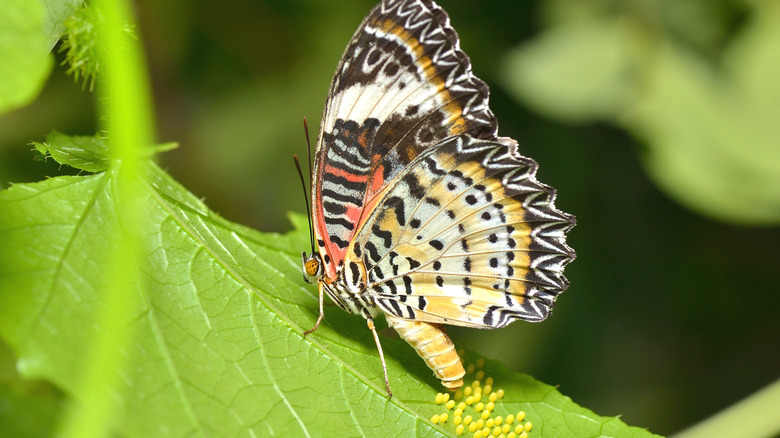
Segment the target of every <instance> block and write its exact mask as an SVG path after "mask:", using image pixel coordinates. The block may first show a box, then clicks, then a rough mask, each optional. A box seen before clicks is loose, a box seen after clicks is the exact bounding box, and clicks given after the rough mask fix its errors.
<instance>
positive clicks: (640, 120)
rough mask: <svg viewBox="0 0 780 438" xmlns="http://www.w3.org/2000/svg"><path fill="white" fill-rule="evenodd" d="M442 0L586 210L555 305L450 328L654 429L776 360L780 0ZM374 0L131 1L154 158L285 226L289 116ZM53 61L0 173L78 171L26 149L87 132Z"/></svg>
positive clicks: (718, 402) (294, 190)
mask: <svg viewBox="0 0 780 438" xmlns="http://www.w3.org/2000/svg"><path fill="white" fill-rule="evenodd" d="M441 4H442V6H443V7H444V8H445V9H446V10H447V11H448V12H449V14H450V16H451V19H452V23H453V26H454V27H455V28H456V29H457V30H458V32H459V34H460V36H461V46H462V48H463V49H464V51H465V52H466V53H467V54H469V55H470V57H471V59H472V63H473V65H474V71H475V74H476V75H477V76H479V77H480V78H482V79H483V80H485V81H486V82H487V83H488V84H489V85H490V87H491V107H492V109H493V111H494V112H495V114H496V116H497V117H498V120H499V123H500V133H501V135H505V136H510V137H513V138H516V139H518V140H519V141H520V143H521V146H522V150H523V152H524V153H525V154H526V155H529V156H531V157H533V158H535V159H536V160H537V161H538V162H539V163H540V172H539V177H540V179H541V180H542V181H543V182H545V183H548V184H550V185H552V186H554V187H556V188H557V189H558V191H559V198H558V202H557V204H558V206H559V207H560V208H561V209H563V210H565V211H567V212H571V213H573V214H575V215H576V216H577V220H578V225H577V227H576V228H575V229H574V231H573V232H572V233H571V235H570V239H569V241H570V244H571V246H572V247H574V248H575V249H576V251H577V254H578V258H577V260H576V261H575V262H574V263H573V264H572V265H570V267H569V268H568V269H567V276H568V278H569V279H570V280H571V283H572V285H571V287H570V289H569V290H568V291H567V292H566V293H565V294H564V295H563V296H562V297H561V299H560V301H559V303H558V306H557V307H556V311H555V315H554V316H553V317H552V318H551V319H550V320H548V321H546V322H545V323H543V324H539V325H531V324H525V323H516V324H514V325H512V326H510V327H509V328H506V329H503V330H500V331H495V332H488V331H478V330H462V329H452V330H451V332H452V333H453V336H454V338H455V341H456V344H458V345H459V346H466V347H469V348H472V349H474V350H477V351H478V352H480V353H483V354H486V355H488V356H492V357H495V358H500V359H502V360H503V361H504V362H505V363H506V364H507V366H508V367H509V368H510V369H512V370H514V371H518V372H526V373H529V374H531V375H533V376H535V377H536V378H538V379H540V380H542V381H544V382H547V383H550V384H557V385H560V390H561V392H562V393H564V394H567V395H569V396H571V397H572V398H573V399H574V400H575V401H576V402H578V403H580V404H582V405H583V406H585V407H588V408H590V409H593V410H594V411H595V412H597V413H599V414H603V415H618V414H621V415H622V416H623V419H624V420H625V421H626V422H627V423H628V424H631V425H636V426H644V427H648V428H649V429H650V430H651V431H653V432H655V433H660V434H671V433H674V432H676V431H679V430H681V429H683V428H685V427H687V426H690V425H692V424H693V423H695V422H697V421H699V420H701V419H704V418H706V417H708V416H710V415H712V414H714V413H716V412H717V411H719V410H721V409H723V408H725V407H727V406H729V405H731V404H732V403H734V402H736V401H738V400H739V399H741V398H743V397H745V396H747V395H749V394H751V393H753V392H754V391H756V390H758V389H760V388H762V387H764V386H766V385H767V384H769V383H771V382H773V381H774V380H776V379H778V378H779V377H780V318H779V317H778V309H780V294H779V293H778V292H780V290H779V289H780V288H778V284H777V281H778V277H779V274H778V272H780V263H778V262H779V260H778V259H779V257H778V248H780V230H778V228H777V224H779V223H780V155H779V154H780V131H778V129H779V128H780V123H778V122H780V80H778V79H777V78H780V45H779V44H777V41H780V39H778V38H776V37H778V33H777V32H778V31H777V30H775V29H780V6H778V2H774V1H765V2H761V1H752V2H751V1H736V0H734V1H726V0H698V1H694V0H657V1H651V0H612V1H607V0H578V1H575V0H557V1H517V0H502V1H499V0H491V1H486V2H469V1H442V2H441ZM372 5H373V2H372V1H368V0H360V1H359V0H349V1H341V2H338V3H337V4H336V3H334V2H325V1H314V0H297V1H289V0H276V1H245V0H227V1H222V2H197V3H195V2H187V1H165V2H153V1H149V0H142V1H139V2H137V3H136V10H137V13H138V16H139V20H140V25H139V27H138V28H137V29H136V34H137V35H139V37H140V38H142V40H143V42H144V44H145V47H146V49H147V56H148V63H149V70H150V75H151V78H152V83H153V87H154V92H155V104H156V109H157V119H156V120H157V124H158V126H157V130H158V140H159V141H160V142H167V141H176V142H179V143H180V144H181V147H180V148H179V149H177V150H174V151H171V152H167V153H165V154H163V155H162V156H161V157H160V159H159V160H160V162H161V163H162V164H163V166H164V167H165V168H166V169H167V170H168V171H169V172H170V173H171V174H172V175H173V176H174V177H175V178H176V179H178V180H179V181H180V182H182V183H183V184H184V185H185V186H186V187H187V188H189V189H190V190H191V191H192V192H193V193H195V194H196V195H198V196H202V197H204V198H205V200H206V202H207V204H208V205H209V206H210V207H211V208H212V209H214V210H215V211H217V212H218V213H220V214H221V215H223V216H225V217H226V218H228V219H230V220H232V221H235V222H239V223H242V224H245V225H249V226H252V227H254V228H256V229H258V230H261V231H276V232H284V231H286V230H288V229H289V228H290V225H289V223H288V221H287V218H286V214H287V212H288V211H298V212H303V211H304V206H303V204H302V195H301V193H300V184H299V182H298V179H297V175H296V174H295V170H294V167H293V165H292V159H291V155H292V154H293V153H298V154H304V153H305V142H304V136H303V132H302V126H301V118H302V117H304V116H306V117H308V118H309V121H310V125H311V126H312V130H313V131H314V132H312V135H316V131H315V130H316V128H315V127H316V126H317V121H318V120H319V117H320V114H321V111H322V106H323V103H324V101H325V98H326V92H327V89H328V84H329V82H330V80H331V76H332V74H333V71H334V69H335V67H336V64H337V62H338V59H339V57H340V56H341V53H342V51H343V49H344V47H345V46H346V43H347V41H348V40H349V38H350V36H351V35H352V33H353V32H354V30H355V29H356V27H357V25H358V23H359V22H360V20H361V19H362V18H363V16H364V15H365V14H366V12H368V10H369V9H370V8H371V7H372ZM56 50H57V49H56V48H55V51H56ZM57 59H58V61H59V62H61V61H62V60H63V59H64V57H63V56H62V54H59V53H58V54H57ZM65 70H66V67H65V66H61V65H58V66H57V67H55V69H54V71H53V73H52V76H51V78H50V79H49V81H48V83H47V85H46V87H45V89H44V91H43V93H42V94H41V95H40V96H39V98H38V99H37V100H36V101H35V102H34V103H33V104H32V105H29V106H27V107H25V108H22V109H20V110H17V111H14V112H11V113H9V114H6V115H4V116H2V117H0V187H3V188H4V187H7V186H8V185H9V183H16V182H32V181H37V180H40V179H42V178H44V177H46V176H53V175H57V174H62V173H69V172H71V173H72V170H71V169H68V168H61V169H60V168H59V167H58V166H57V165H56V163H54V162H53V161H51V160H49V162H45V163H44V162H41V161H34V160H33V157H34V154H33V152H32V150H31V149H32V147H31V146H29V143H30V142H31V141H42V140H43V139H44V137H45V135H46V134H47V133H48V132H50V131H51V130H54V129H56V130H59V131H61V132H65V133H67V134H81V135H91V134H93V133H94V132H95V129H96V120H95V111H94V104H95V103H94V102H93V95H92V94H90V93H89V92H87V91H84V90H82V87H81V85H80V84H77V83H74V81H73V79H72V78H70V77H67V76H66V75H65V73H64V72H65ZM305 249H306V248H291V249H290V250H291V251H296V250H305ZM731 432H732V433H733V432H734V431H731Z"/></svg>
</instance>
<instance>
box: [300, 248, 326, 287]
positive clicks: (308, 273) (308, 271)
mask: <svg viewBox="0 0 780 438" xmlns="http://www.w3.org/2000/svg"><path fill="white" fill-rule="evenodd" d="M301 260H302V265H303V274H304V275H303V279H304V280H306V282H307V283H311V281H310V280H311V279H312V278H318V277H320V276H321V275H322V259H321V258H320V255H319V254H317V253H316V252H315V253H313V254H312V255H310V256H307V255H306V252H303V253H302V254H301Z"/></svg>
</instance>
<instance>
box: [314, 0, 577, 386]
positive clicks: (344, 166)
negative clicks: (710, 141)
mask: <svg viewBox="0 0 780 438" xmlns="http://www.w3.org/2000/svg"><path fill="white" fill-rule="evenodd" d="M497 131H498V123H497V121H496V118H495V116H494V115H493V113H492V112H491V110H490V108H489V107H488V87H487V85H486V84H485V83H484V82H482V81H481V80H480V79H478V78H477V77H475V76H474V75H473V74H472V72H471V62H470V60H469V58H468V56H466V54H465V53H463V51H461V50H460V43H459V39H458V34H457V33H456V32H455V30H454V29H453V28H452V27H451V26H450V21H449V17H448V16H447V13H446V12H444V10H443V9H442V8H441V7H439V6H438V5H437V4H436V3H434V2H433V1H430V0H384V1H382V2H381V3H380V4H378V5H377V6H376V7H374V8H373V9H372V10H371V11H370V12H369V13H368V15H367V16H366V17H365V19H364V20H363V22H362V23H361V24H360V26H359V27H358V29H357V31H356V32H355V34H354V36H353V37H352V39H351V40H350V42H349V44H348V46H347V48H346V51H345V52H344V55H343V56H342V58H341V62H340V63H339V65H338V68H337V69H336V73H335V76H334V77H333V81H332V82H331V85H330V90H329V93H328V98H327V102H326V104H325V109H324V112H323V115H322V121H321V124H320V131H319V136H318V140H317V146H316V150H315V154H314V155H315V162H314V168H313V171H312V188H311V205H312V214H311V221H312V225H311V228H312V234H313V240H315V239H316V246H317V248H316V249H315V248H314V243H313V242H312V254H310V255H307V254H306V252H303V254H302V269H303V272H304V279H306V280H307V281H309V282H316V283H317V285H318V291H319V293H318V298H319V316H318V318H317V321H316V323H315V325H314V327H313V328H312V329H311V330H308V331H307V332H305V333H304V335H307V334H309V333H311V332H313V331H314V330H316V329H317V327H319V325H320V323H321V322H322V319H323V318H324V315H325V314H324V310H323V301H324V295H327V296H328V297H330V299H331V300H332V301H333V302H334V303H336V304H337V305H338V306H339V307H341V308H342V309H343V310H345V311H347V312H351V313H354V314H358V315H361V316H363V317H364V318H365V319H366V321H367V324H368V328H369V329H370V330H371V332H372V334H373V337H374V341H375V342H376V346H377V349H378V351H379V356H380V360H381V364H382V370H383V372H384V379H385V387H386V389H387V393H388V395H389V396H391V397H392V392H391V390H390V384H389V381H388V378H387V367H386V364H385V359H384V354H383V352H382V345H381V343H380V341H379V336H378V335H377V331H376V328H375V325H374V318H376V317H378V316H379V315H383V316H384V317H385V319H386V321H387V324H388V326H390V327H392V328H394V329H395V330H396V331H397V332H398V334H399V335H400V337H401V338H402V339H404V340H406V341H407V342H408V343H409V344H410V345H411V346H412V347H413V348H414V349H415V350H416V351H417V353H418V354H419V355H420V356H421V357H422V358H423V359H424V360H425V362H426V364H427V365H428V367H429V368H430V369H431V370H432V371H433V372H434V375H435V376H436V377H438V378H439V380H440V381H441V383H442V385H443V386H444V387H446V388H448V389H450V390H456V389H458V388H459V387H460V386H462V385H463V376H464V375H465V371H464V369H463V364H462V362H461V360H460V358H459V356H458V353H457V352H456V350H455V347H454V345H453V342H452V340H451V339H450V337H449V336H448V334H447V332H446V330H445V328H444V325H455V326H463V327H472V328H479V329H494V328H500V327H504V326H506V325H507V324H509V323H511V322H512V321H514V320H517V319H520V320H525V321H531V322H536V321H541V320H544V319H545V318H547V316H548V315H549V314H550V312H551V310H552V308H553V305H554V304H555V300H556V297H557V296H558V295H559V294H560V293H561V292H563V291H564V290H565V289H566V288H567V287H568V285H569V282H568V280H567V279H566V278H565V277H564V275H563V269H564V267H565V266H566V265H567V264H568V263H569V262H571V261H572V260H573V259H574V257H575V253H574V251H573V250H572V249H571V248H570V247H569V246H568V245H567V244H566V233H567V232H568V231H569V230H570V229H571V228H572V227H573V226H574V224H575V219H574V216H572V215H570V214H567V213H563V212H561V211H559V210H558V209H557V208H556V207H555V203H554V202H555V197H556V191H555V189H553V188H551V187H550V186H547V185H545V184H542V183H540V182H539V181H537V179H536V170H537V164H536V162H535V161H534V160H532V159H530V158H527V157H524V156H522V155H520V153H519V152H518V144H517V142H516V141H515V140H513V139H511V138H507V137H499V136H498V134H497Z"/></svg>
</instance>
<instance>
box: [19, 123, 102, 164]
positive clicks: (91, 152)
mask: <svg viewBox="0 0 780 438" xmlns="http://www.w3.org/2000/svg"><path fill="white" fill-rule="evenodd" d="M33 145H34V146H35V149H37V150H38V152H40V153H41V154H43V156H44V157H51V158H53V159H54V160H55V161H57V162H58V163H60V164H67V165H68V166H71V167H75V168H76V169H81V170H86V171H87V172H102V171H104V170H107V169H108V167H109V165H110V164H111V157H110V154H109V150H108V144H106V140H105V138H103V137H102V136H100V135H94V136H69V135H65V134H63V133H61V132H57V131H52V132H51V133H50V134H49V135H47V136H46V141H45V142H43V143H38V142H34V143H33Z"/></svg>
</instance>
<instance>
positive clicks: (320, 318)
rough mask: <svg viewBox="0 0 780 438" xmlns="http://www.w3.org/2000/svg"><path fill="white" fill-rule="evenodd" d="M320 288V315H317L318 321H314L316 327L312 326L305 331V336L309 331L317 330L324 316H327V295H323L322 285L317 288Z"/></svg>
mask: <svg viewBox="0 0 780 438" xmlns="http://www.w3.org/2000/svg"><path fill="white" fill-rule="evenodd" d="M317 289H318V290H319V300H320V316H318V317H317V322H315V323H314V327H312V328H311V330H306V331H305V332H303V336H304V337H305V336H306V335H308V334H309V333H311V332H313V331H314V330H317V328H318V327H319V326H320V323H321V322H322V318H325V310H324V308H323V306H324V305H323V303H324V302H325V297H324V296H323V295H322V289H323V288H322V286H320V287H319V288H317Z"/></svg>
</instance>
